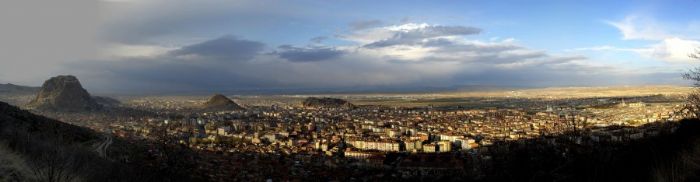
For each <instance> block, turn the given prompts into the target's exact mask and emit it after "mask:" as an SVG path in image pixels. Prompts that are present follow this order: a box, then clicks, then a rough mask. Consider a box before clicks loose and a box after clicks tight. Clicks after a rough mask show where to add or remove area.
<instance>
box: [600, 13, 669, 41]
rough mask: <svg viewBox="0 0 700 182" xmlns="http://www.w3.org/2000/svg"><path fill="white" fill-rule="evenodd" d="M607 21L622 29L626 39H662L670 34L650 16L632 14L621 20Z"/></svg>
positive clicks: (621, 31) (623, 36)
mask: <svg viewBox="0 0 700 182" xmlns="http://www.w3.org/2000/svg"><path fill="white" fill-rule="evenodd" d="M606 23H608V24H609V25H612V26H614V27H615V28H617V29H618V30H620V33H622V38H623V39H625V40H661V39H664V38H666V37H668V36H669V35H668V34H667V33H666V32H665V31H664V30H662V29H661V28H662V26H661V25H659V23H657V22H656V21H655V20H653V19H649V18H642V17H639V16H634V15H630V16H627V17H625V18H624V19H623V20H621V21H606Z"/></svg>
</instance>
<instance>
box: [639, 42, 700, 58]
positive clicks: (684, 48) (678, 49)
mask: <svg viewBox="0 0 700 182" xmlns="http://www.w3.org/2000/svg"><path fill="white" fill-rule="evenodd" d="M698 48H700V41H696V40H685V39H681V38H667V39H663V40H662V41H660V42H659V43H656V44H653V45H651V46H650V48H649V51H648V52H645V53H646V54H647V55H648V56H650V57H654V58H657V59H661V60H666V61H671V62H696V61H697V60H695V59H692V58H690V56H689V55H690V54H691V53H694V51H695V50H697V49H698Z"/></svg>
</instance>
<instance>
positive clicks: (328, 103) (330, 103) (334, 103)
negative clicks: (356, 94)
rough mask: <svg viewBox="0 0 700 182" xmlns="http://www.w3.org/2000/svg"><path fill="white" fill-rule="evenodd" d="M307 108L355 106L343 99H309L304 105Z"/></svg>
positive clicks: (349, 107)
mask: <svg viewBox="0 0 700 182" xmlns="http://www.w3.org/2000/svg"><path fill="white" fill-rule="evenodd" d="M302 104H303V105H304V107H307V108H348V109H351V108H354V107H355V105H353V104H351V103H350V102H348V101H346V100H343V99H336V98H328V97H325V98H317V97H309V98H306V100H304V102H303V103H302Z"/></svg>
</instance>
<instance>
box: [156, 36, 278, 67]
mask: <svg viewBox="0 0 700 182" xmlns="http://www.w3.org/2000/svg"><path fill="white" fill-rule="evenodd" d="M264 47H265V44H263V43H260V42H255V41H249V40H240V39H237V38H235V37H233V36H224V37H221V38H217V39H213V40H208V41H205V42H202V43H198V44H193V45H188V46H185V47H182V48H180V49H177V50H174V51H171V52H170V54H172V55H174V56H181V57H192V56H197V57H206V58H209V59H216V60H221V61H247V60H250V59H252V58H253V57H254V56H255V55H257V54H258V53H259V52H260V51H262V50H263V48H264Z"/></svg>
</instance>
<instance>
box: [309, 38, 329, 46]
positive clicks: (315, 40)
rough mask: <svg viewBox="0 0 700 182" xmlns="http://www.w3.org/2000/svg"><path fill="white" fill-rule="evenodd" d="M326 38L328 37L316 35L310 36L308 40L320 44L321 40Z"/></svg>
mask: <svg viewBox="0 0 700 182" xmlns="http://www.w3.org/2000/svg"><path fill="white" fill-rule="evenodd" d="M326 39H328V37H326V36H318V37H314V38H311V39H310V40H309V41H311V42H312V43H316V44H320V43H321V42H323V41H324V40H326Z"/></svg>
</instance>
